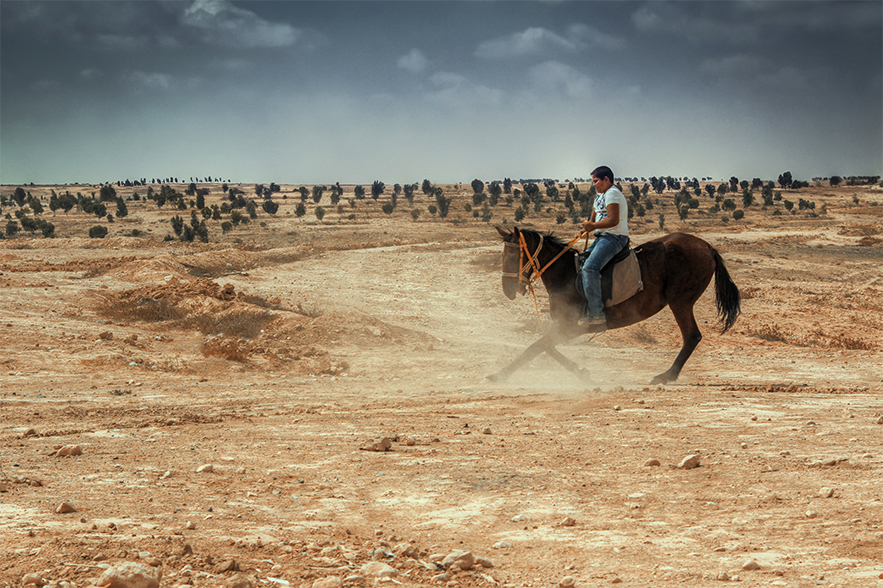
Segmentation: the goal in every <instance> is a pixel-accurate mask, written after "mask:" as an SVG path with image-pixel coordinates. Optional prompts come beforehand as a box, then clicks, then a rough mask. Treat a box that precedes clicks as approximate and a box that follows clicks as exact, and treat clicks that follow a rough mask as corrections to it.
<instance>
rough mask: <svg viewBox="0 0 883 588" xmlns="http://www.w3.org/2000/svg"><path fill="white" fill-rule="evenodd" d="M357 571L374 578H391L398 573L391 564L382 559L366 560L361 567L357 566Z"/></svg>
mask: <svg viewBox="0 0 883 588" xmlns="http://www.w3.org/2000/svg"><path fill="white" fill-rule="evenodd" d="M359 572H360V573H361V574H362V575H363V576H370V577H374V578H391V577H393V576H397V575H398V574H399V572H398V570H396V569H395V568H394V567H392V566H391V565H388V564H385V563H383V562H382V561H371V562H368V563H366V564H364V565H363V566H362V567H361V568H359Z"/></svg>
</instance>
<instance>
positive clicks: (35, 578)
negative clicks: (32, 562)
mask: <svg viewBox="0 0 883 588" xmlns="http://www.w3.org/2000/svg"><path fill="white" fill-rule="evenodd" d="M21 583H22V585H24V586H27V585H28V584H33V585H34V586H42V585H43V584H45V582H44V581H43V576H41V575H40V574H25V575H24V576H23V577H22V579H21Z"/></svg>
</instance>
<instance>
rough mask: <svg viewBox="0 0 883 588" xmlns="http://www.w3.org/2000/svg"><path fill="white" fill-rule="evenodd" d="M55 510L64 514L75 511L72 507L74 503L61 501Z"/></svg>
mask: <svg viewBox="0 0 883 588" xmlns="http://www.w3.org/2000/svg"><path fill="white" fill-rule="evenodd" d="M55 512H56V513H58V514H65V513H69V512H77V509H76V508H74V505H73V504H71V503H70V502H62V503H61V504H59V505H58V507H56V509H55Z"/></svg>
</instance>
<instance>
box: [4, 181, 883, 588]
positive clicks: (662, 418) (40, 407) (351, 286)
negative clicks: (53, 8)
mask: <svg viewBox="0 0 883 588" xmlns="http://www.w3.org/2000/svg"><path fill="white" fill-rule="evenodd" d="M4 193H5V191H4ZM819 198H822V196H819ZM861 198H862V200H867V201H871V202H877V203H878V204H879V203H880V202H881V201H883V193H881V192H880V190H879V189H876V190H869V191H867V192H866V193H862V196H861ZM139 205H141V204H140V203H139V204H138V205H136V204H135V203H130V204H129V206H130V217H132V218H131V219H130V220H127V221H125V222H129V223H135V222H136V220H135V219H139V220H137V222H139V223H144V224H145V225H147V226H150V227H157V228H155V229H154V230H153V233H154V234H153V235H147V236H146V237H145V238H134V237H124V236H111V237H109V238H107V239H104V240H97V239H87V238H83V237H82V236H77V231H78V230H81V227H82V226H88V224H85V223H87V222H88V221H86V220H83V219H80V220H77V217H76V214H77V213H75V212H72V213H71V215H70V219H69V220H68V219H65V220H64V222H66V223H69V226H70V227H71V228H70V229H69V233H68V234H67V235H66V234H65V233H64V230H61V231H59V233H60V234H59V237H58V238H56V239H40V238H27V237H24V238H17V239H5V240H2V241H0V288H2V290H0V292H2V304H0V325H2V334H0V343H2V346H0V419H2V420H0V448H2V449H0V490H4V491H3V492H0V586H19V585H20V583H21V580H22V578H23V577H24V576H25V575H26V574H30V573H38V574H40V575H41V576H42V577H43V578H44V579H45V581H46V582H47V583H49V582H55V584H54V585H60V582H61V581H62V580H64V581H68V582H74V583H76V585H77V586H80V587H82V586H88V585H90V583H91V581H93V580H96V579H97V578H98V576H99V575H100V574H101V572H102V571H103V568H106V567H108V566H110V565H114V564H117V563H119V562H121V561H124V560H132V561H138V562H141V563H146V564H148V565H152V566H154V567H158V568H161V569H162V572H163V581H162V586H176V585H185V584H188V585H194V586H224V585H232V582H231V578H233V577H238V578H240V579H242V578H246V579H247V580H248V581H249V582H251V583H252V584H253V585H254V586H259V585H282V586H285V585H289V584H290V585H292V586H298V587H301V586H305V587H307V588H310V587H312V586H313V585H314V583H316V585H317V588H319V587H321V588H330V587H331V586H335V585H337V583H336V581H335V580H327V581H324V582H323V580H324V579H325V578H328V577H335V578H338V579H339V580H340V581H342V582H343V583H344V585H353V586H360V585H374V584H378V583H388V584H395V583H401V584H406V585H422V584H439V583H441V584H445V583H448V584H449V585H452V586H453V585H456V586H494V585H510V586H512V587H522V586H524V587H531V588H532V587H539V586H557V585H558V583H559V582H560V581H561V580H562V579H563V578H565V577H566V576H570V577H572V578H573V579H574V580H575V584H576V586H578V587H579V586H604V585H608V584H612V583H620V582H621V583H622V585H624V586H648V585H654V586H707V585H718V582H719V581H720V580H722V579H725V578H729V580H731V581H732V580H737V579H738V580H739V585H740V586H768V585H775V586H819V585H824V586H843V587H846V586H879V585H880V584H881V582H883V580H881V579H880V578H881V575H883V483H881V482H880V480H881V478H883V476H881V472H883V449H881V448H883V419H881V415H883V405H881V400H880V398H881V396H880V394H881V392H883V373H881V369H880V365H881V363H883V353H881V349H883V318H881V317H883V276H881V270H880V267H881V263H880V262H881V260H883V254H881V246H880V240H879V238H878V237H879V234H880V232H881V229H883V224H881V221H880V216H879V215H875V214H874V213H875V212H876V211H877V210H879V208H881V207H877V206H875V207H866V208H865V209H863V210H864V211H863V212H862V210H860V209H852V210H847V209H846V208H844V209H842V210H835V209H834V207H833V206H832V207H831V210H829V212H828V214H827V215H824V216H821V217H819V218H816V219H814V220H807V221H805V222H793V223H788V222H785V221H782V220H781V219H774V218H772V217H764V216H758V217H757V219H756V220H755V221H754V222H749V223H744V224H742V225H740V226H738V227H733V226H732V225H731V226H727V227H721V226H720V225H719V224H718V225H713V224H711V223H707V224H703V223H695V224H692V225H690V224H687V225H675V226H673V227H667V229H668V230H674V229H683V230H687V231H690V232H695V233H697V234H699V235H700V236H702V237H703V238H704V239H706V240H708V241H709V242H710V243H712V245H714V246H715V247H716V248H717V249H718V250H719V251H720V252H721V254H722V256H723V257H724V259H725V261H726V263H727V267H728V269H729V271H730V273H731V275H732V277H733V280H734V281H735V282H736V284H738V285H739V287H740V289H741V290H742V293H743V303H742V309H743V315H742V317H741V318H740V319H739V321H738V322H737V323H736V326H735V328H734V329H733V330H732V331H730V332H728V333H727V334H725V335H720V334H718V333H717V331H716V330H715V315H714V306H713V300H712V292H711V290H710V289H709V291H708V292H706V294H705V295H704V296H703V298H702V299H701V300H700V302H699V304H698V306H697V318H698V319H699V320H700V325H701V326H702V329H703V334H704V337H705V338H704V339H703V341H702V343H701V344H700V346H699V348H698V349H697V351H696V352H695V353H694V355H693V357H692V358H691V359H690V360H689V362H688V363H687V364H686V367H685V368H684V371H683V373H682V375H681V378H680V380H679V381H678V382H677V383H676V384H674V385H668V386H664V387H663V386H653V387H650V386H649V385H648V384H647V382H649V381H650V380H651V379H652V377H653V376H654V375H656V374H658V373H660V372H662V371H664V370H665V369H667V368H668V367H669V365H670V364H671V362H672V361H673V359H674V356H675V355H676V353H677V350H678V348H679V347H680V336H679V334H678V330H677V328H676V326H675V324H674V321H673V319H672V317H671V314H670V313H669V312H668V311H667V310H665V311H663V312H662V313H660V314H659V315H657V316H656V317H653V318H652V319H650V320H648V321H646V322H644V323H641V324H640V325H636V326H634V327H630V328H627V329H623V330H620V331H611V332H608V333H605V334H603V335H600V336H598V337H596V338H594V339H592V340H591V341H589V340H588V339H584V340H580V341H575V342H573V343H572V344H570V345H565V346H562V348H561V350H562V352H563V353H564V354H565V355H566V356H568V357H570V358H571V359H574V360H575V361H577V362H578V363H580V364H581V365H584V366H586V367H588V368H590V369H591V370H592V372H593V374H594V381H593V382H591V383H588V384H586V383H585V382H581V381H579V380H577V379H576V378H575V377H574V376H572V375H570V374H568V373H567V372H565V371H563V370H562V369H561V368H560V367H559V366H558V365H557V364H555V363H554V362H552V361H551V360H549V359H547V358H545V357H541V358H539V359H537V360H536V361H534V362H533V363H532V364H531V365H530V367H529V368H527V369H525V370H523V371H522V372H519V373H518V374H517V375H516V376H515V377H514V378H513V379H512V381H510V382H509V383H507V384H492V383H489V382H487V381H485V380H484V379H483V378H484V376H485V375H487V374H489V373H491V372H493V371H495V370H496V369H498V368H499V367H501V366H502V365H503V364H505V363H506V362H508V361H510V360H511V359H512V358H514V356H515V355H516V354H517V353H518V352H519V351H520V350H521V349H523V348H524V347H525V346H526V345H528V344H530V343H531V342H532V341H533V340H535V339H536V337H537V336H538V332H539V329H538V326H537V321H536V314H535V311H534V308H533V303H532V301H531V300H530V299H529V298H519V299H518V300H517V301H516V302H510V301H508V300H507V299H506V298H505V297H504V296H503V294H502V291H501V289H500V276H499V259H500V253H501V249H502V247H501V246H500V244H499V241H498V239H497V238H496V237H495V235H496V232H495V231H494V230H493V228H492V227H490V226H488V225H486V224H484V223H481V222H477V221H476V222H474V223H464V224H461V225H453V224H450V223H447V222H442V221H438V220H434V221H432V222H423V221H421V222H416V223H415V222H412V221H411V219H410V217H407V216H406V215H404V214H402V215H401V217H398V216H392V217H389V218H381V217H380V216H375V217H373V220H372V221H371V222H364V223H351V224H347V223H346V222H345V220H344V219H341V220H338V221H336V222H335V221H334V220H327V219H326V220H327V222H326V223H322V224H318V223H315V222H313V223H306V222H303V221H294V219H293V217H290V216H289V217H285V216H283V213H282V212H280V213H279V214H278V215H277V217H279V218H276V219H273V220H272V222H271V221H268V225H269V226H268V227H266V229H265V230H264V231H263V232H261V231H260V230H258V229H257V227H253V229H252V230H250V231H245V230H244V229H243V230H242V231H241V232H240V234H239V236H238V237H237V236H236V235H230V236H227V237H225V238H224V239H223V240H221V242H212V243H210V244H207V245H205V244H202V245H200V244H183V243H179V242H171V243H162V242H161V241H160V240H159V239H160V238H161V237H162V235H163V234H164V230H163V229H162V228H160V227H162V226H163V225H160V222H163V223H165V222H167V221H165V220H164V219H165V216H162V217H157V216H155V215H157V214H159V213H154V212H152V210H153V209H154V208H153V205H152V204H151V205H150V206H151V207H152V208H150V209H148V208H147V203H144V204H143V205H141V206H144V207H145V208H144V209H143V210H141V209H139V208H138V206H139ZM4 212H5V211H4ZM58 217H61V213H59V214H58ZM53 222H55V221H53ZM58 222H59V225H60V227H62V224H61V221H60V220H59V221H58ZM670 222H671V221H670ZM76 223H80V224H79V225H77V224H76ZM119 223H120V224H122V223H123V221H119ZM536 223H537V224H536V225H535V226H536V227H537V228H541V229H544V230H546V229H555V230H556V231H558V232H559V233H561V234H566V233H567V232H568V231H572V229H571V228H564V229H562V228H561V227H556V226H555V224H554V221H553V220H552V221H536ZM64 226H68V225H64ZM133 226H134V225H133ZM139 226H140V225H139ZM567 227H569V225H567ZM635 227H637V230H636V231H635V232H636V236H635V239H634V240H635V241H636V242H641V241H643V240H646V239H649V238H651V237H653V236H656V235H658V234H660V233H659V229H658V227H652V226H650V224H649V223H646V224H644V225H641V224H640V223H637V222H636V223H635ZM635 227H633V230H635ZM112 234H113V233H112ZM218 234H220V232H219V231H218ZM234 238H237V239H238V240H239V241H240V242H239V243H236V242H234ZM863 239H864V241H863ZM542 302H543V299H542V297H541V300H540V303H541V306H542ZM220 333H223V336H221V335H220ZM383 437H387V438H389V439H391V440H392V445H391V450H390V451H385V452H375V451H367V450H364V449H363V448H364V447H365V446H366V445H367V444H368V443H369V442H371V441H378V440H380V439H381V438H383ZM69 445H78V446H79V447H80V449H81V450H82V454H81V455H75V456H69V457H57V456H55V455H52V453H53V452H55V451H56V450H57V449H58V448H59V447H62V446H69ZM689 455H697V456H699V461H700V466H699V467H697V468H693V469H679V468H677V467H676V466H677V465H678V463H679V462H681V460H682V459H684V458H685V457H687V456H689ZM651 459H656V460H658V461H659V463H660V465H659V466H650V465H646V463H647V462H648V460H651ZM208 464H210V465H212V466H213V468H212V470H213V471H211V472H200V473H198V472H197V470H198V468H200V467H201V466H204V465H208ZM823 489H824V490H823ZM829 490H830V492H829ZM829 493H830V496H828V494H829ZM61 502H69V503H70V504H71V505H73V507H74V508H75V509H76V512H72V513H68V514H56V513H55V510H56V507H58V506H59V504H60V503H61ZM188 523H191V524H188ZM409 547H411V548H412V549H408V548H409ZM455 550H465V551H471V552H472V553H473V554H474V555H475V556H476V557H481V558H485V559H486V560H488V562H487V563H491V564H493V567H485V566H481V565H477V566H475V567H473V568H472V569H468V570H461V571H457V570H453V571H452V570H447V571H445V570H444V569H442V568H441V567H439V566H433V565H432V563H431V562H433V561H435V562H438V561H439V560H440V559H441V558H440V557H433V556H438V555H447V554H450V553H451V552H453V551H455ZM372 559H376V560H379V561H383V562H386V563H388V564H389V565H391V566H392V567H393V568H395V569H396V570H397V575H395V576H393V577H392V578H391V579H390V578H374V577H372V576H371V575H370V571H365V570H363V569H362V566H363V564H365V563H367V562H370V561H372ZM230 560H234V561H235V562H236V567H238V568H239V569H240V570H241V575H239V576H236V572H235V571H224V567H225V566H226V567H231V566H230V565H229V563H228V562H229V561H230ZM749 560H754V561H756V562H757V564H759V569H755V570H744V569H742V568H743V565H744V564H745V563H746V562H747V561H749ZM431 568H435V569H431ZM443 574H446V576H442V575H443ZM440 576H441V577H440ZM268 578H273V580H268ZM268 582H269V583H268Z"/></svg>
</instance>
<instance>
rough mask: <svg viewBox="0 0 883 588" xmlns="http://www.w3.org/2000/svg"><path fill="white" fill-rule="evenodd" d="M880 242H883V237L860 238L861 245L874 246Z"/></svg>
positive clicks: (859, 243)
mask: <svg viewBox="0 0 883 588" xmlns="http://www.w3.org/2000/svg"><path fill="white" fill-rule="evenodd" d="M880 243H883V239H880V238H878V237H867V236H865V237H862V238H861V239H859V240H858V245H859V247H872V246H874V245H879V244H880Z"/></svg>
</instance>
